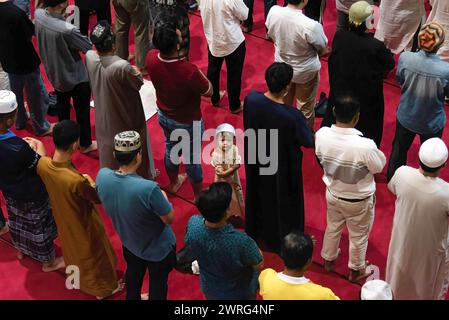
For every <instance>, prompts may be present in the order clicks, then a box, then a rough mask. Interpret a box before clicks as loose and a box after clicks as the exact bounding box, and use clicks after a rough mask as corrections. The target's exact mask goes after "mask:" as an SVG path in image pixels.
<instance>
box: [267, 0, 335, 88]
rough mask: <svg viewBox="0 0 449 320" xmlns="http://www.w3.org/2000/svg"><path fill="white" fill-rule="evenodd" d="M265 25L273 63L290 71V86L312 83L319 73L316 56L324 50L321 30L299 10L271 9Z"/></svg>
mask: <svg viewBox="0 0 449 320" xmlns="http://www.w3.org/2000/svg"><path fill="white" fill-rule="evenodd" d="M265 24H266V27H267V29H268V32H267V33H268V35H269V36H270V38H271V39H273V41H274V46H275V50H274V60H275V61H276V62H285V63H287V64H289V65H291V66H292V67H293V79H292V82H294V83H306V82H308V81H310V80H312V79H313V78H314V77H315V76H316V73H317V72H318V71H319V70H320V69H321V63H320V58H319V53H321V52H323V50H324V49H325V48H326V46H327V38H326V35H325V34H324V30H323V26H322V25H321V24H319V23H318V22H316V21H315V20H313V19H310V18H308V17H306V16H305V15H304V14H303V13H302V11H301V10H299V9H294V8H290V7H280V6H273V7H272V8H271V9H270V12H269V13H268V16H267V21H266V23H265Z"/></svg>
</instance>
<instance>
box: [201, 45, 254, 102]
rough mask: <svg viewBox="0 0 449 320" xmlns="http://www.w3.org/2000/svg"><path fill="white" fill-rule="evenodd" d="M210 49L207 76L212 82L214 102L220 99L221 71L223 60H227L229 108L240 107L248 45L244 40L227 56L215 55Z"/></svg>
mask: <svg viewBox="0 0 449 320" xmlns="http://www.w3.org/2000/svg"><path fill="white" fill-rule="evenodd" d="M208 51H209V64H208V66H207V77H208V78H209V80H210V82H211V83H212V87H213V89H214V93H213V95H212V98H211V100H212V103H216V102H218V101H219V99H220V72H221V66H222V65H223V61H224V60H226V68H227V70H228V78H227V85H228V97H229V109H231V110H236V109H238V108H240V92H241V90H242V71H243V63H244V61H245V54H246V46H245V41H243V42H242V43H241V44H240V46H239V47H238V48H237V49H235V51H234V52H233V53H231V54H230V55H227V56H225V57H214V56H213V55H212V53H211V52H210V50H209V49H208Z"/></svg>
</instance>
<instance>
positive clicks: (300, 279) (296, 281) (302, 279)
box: [277, 272, 310, 284]
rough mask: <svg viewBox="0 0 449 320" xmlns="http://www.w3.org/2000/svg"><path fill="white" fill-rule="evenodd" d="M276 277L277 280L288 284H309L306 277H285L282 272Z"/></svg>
mask: <svg viewBox="0 0 449 320" xmlns="http://www.w3.org/2000/svg"><path fill="white" fill-rule="evenodd" d="M277 276H278V278H279V279H281V280H282V281H284V282H287V283H289V284H306V283H309V282H310V280H309V279H307V278H306V277H291V276H287V275H285V274H284V273H283V272H279V273H278V274H277Z"/></svg>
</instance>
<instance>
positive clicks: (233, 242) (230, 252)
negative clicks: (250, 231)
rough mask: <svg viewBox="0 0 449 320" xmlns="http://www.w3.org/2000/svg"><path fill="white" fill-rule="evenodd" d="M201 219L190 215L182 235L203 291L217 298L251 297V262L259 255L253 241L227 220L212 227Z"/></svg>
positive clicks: (254, 277) (253, 290)
mask: <svg viewBox="0 0 449 320" xmlns="http://www.w3.org/2000/svg"><path fill="white" fill-rule="evenodd" d="M204 222H205V221H204V218H203V217H202V216H200V215H195V216H192V217H191V218H190V220H189V222H188V224H187V232H186V236H185V243H186V245H187V246H188V247H189V248H190V250H192V253H193V255H194V256H195V257H196V259H197V260H198V264H199V266H200V282H201V290H202V291H203V293H204V294H205V295H206V297H208V298H213V299H220V300H221V299H227V300H229V299H249V298H255V296H256V291H257V289H258V288H259V283H258V279H257V278H258V274H259V273H258V272H257V271H256V270H255V269H254V268H253V266H256V265H258V264H259V263H261V262H262V259H263V258H262V255H261V254H260V251H259V248H258V247H257V244H256V243H255V242H254V240H253V239H251V238H250V237H249V236H248V235H247V234H246V233H244V232H240V231H237V230H235V229H234V227H233V226H232V225H231V224H227V225H226V226H224V227H223V228H219V229H212V228H208V227H207V226H206V225H205V224H204Z"/></svg>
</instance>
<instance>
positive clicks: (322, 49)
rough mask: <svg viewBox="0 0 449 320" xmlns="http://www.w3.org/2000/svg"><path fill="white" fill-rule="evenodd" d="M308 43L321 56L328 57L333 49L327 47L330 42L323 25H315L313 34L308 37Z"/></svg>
mask: <svg viewBox="0 0 449 320" xmlns="http://www.w3.org/2000/svg"><path fill="white" fill-rule="evenodd" d="M307 41H308V42H309V43H310V44H311V45H312V46H313V47H314V48H315V50H316V51H317V53H318V55H319V56H326V55H329V54H330V53H331V49H330V48H329V47H328V46H327V44H328V40H327V37H326V35H325V34H324V30H323V26H322V25H321V24H319V23H316V24H315V27H314V28H313V30H312V32H311V34H310V35H308V36H307Z"/></svg>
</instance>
